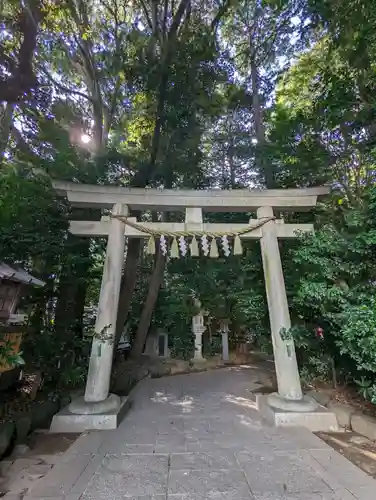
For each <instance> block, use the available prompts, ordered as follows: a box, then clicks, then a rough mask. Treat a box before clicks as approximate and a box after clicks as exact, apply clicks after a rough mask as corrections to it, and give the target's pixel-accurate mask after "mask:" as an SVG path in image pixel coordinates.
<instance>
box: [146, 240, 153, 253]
mask: <svg viewBox="0 0 376 500" xmlns="http://www.w3.org/2000/svg"><path fill="white" fill-rule="evenodd" d="M146 253H148V254H149V255H155V239H154V236H150V238H149V241H148V246H147V247H146Z"/></svg>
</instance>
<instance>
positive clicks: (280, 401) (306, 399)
mask: <svg viewBox="0 0 376 500" xmlns="http://www.w3.org/2000/svg"><path fill="white" fill-rule="evenodd" d="M267 401H268V404H269V406H272V407H273V408H276V409H277V410H285V411H297V412H305V411H314V410H316V408H318V406H319V404H318V402H317V401H316V400H315V399H313V398H311V397H310V396H303V398H302V399H298V400H296V399H286V398H284V397H282V396H280V395H279V394H278V392H272V393H271V394H269V395H268V397H267Z"/></svg>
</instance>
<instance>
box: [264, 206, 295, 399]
mask: <svg viewBox="0 0 376 500" xmlns="http://www.w3.org/2000/svg"><path fill="white" fill-rule="evenodd" d="M257 217H258V218H259V219H261V218H263V217H273V209H272V208H271V207H261V208H259V209H258V210H257ZM260 242H261V254H262V263H263V267H264V276H265V287H266V296H267V301H268V308H269V317H270V326H271V334H272V341H273V351H274V362H275V369H276V374H277V382H278V397H279V398H280V399H281V400H289V401H295V402H300V401H302V398H303V395H302V388H301V385H300V377H299V371H298V365H297V361H296V355H295V346H294V340H293V339H288V340H283V339H282V337H281V335H280V332H281V329H282V328H286V329H289V328H290V327H291V321H290V313H289V308H288V303H287V295H286V289H285V280H284V277H283V270H282V262H281V256H280V253H279V245H278V239H277V235H276V232H275V222H274V220H271V221H270V222H267V223H266V224H264V225H263V226H262V238H261V240H260ZM275 399H277V398H274V399H273V405H275V406H277V404H275V403H276V401H275Z"/></svg>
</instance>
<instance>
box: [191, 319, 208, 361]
mask: <svg viewBox="0 0 376 500" xmlns="http://www.w3.org/2000/svg"><path fill="white" fill-rule="evenodd" d="M205 330H206V327H205V325H204V316H203V315H202V314H201V313H200V314H197V315H196V316H193V318H192V331H193V334H194V336H195V354H194V357H193V361H196V362H200V361H205V358H204V357H203V355H202V334H203V333H204V331H205Z"/></svg>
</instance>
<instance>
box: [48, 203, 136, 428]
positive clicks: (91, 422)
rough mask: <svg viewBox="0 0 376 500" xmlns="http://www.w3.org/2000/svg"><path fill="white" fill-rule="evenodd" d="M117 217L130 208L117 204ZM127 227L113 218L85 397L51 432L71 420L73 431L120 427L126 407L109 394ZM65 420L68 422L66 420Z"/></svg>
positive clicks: (59, 416) (60, 417)
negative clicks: (118, 424)
mask: <svg viewBox="0 0 376 500" xmlns="http://www.w3.org/2000/svg"><path fill="white" fill-rule="evenodd" d="M112 214H113V215H123V216H126V215H128V207H127V206H126V205H122V204H115V205H114V206H113V209H112ZM124 248H125V231H124V224H123V222H121V221H120V220H119V219H117V218H115V217H114V218H112V219H111V224H110V230H109V235H108V240H107V250H106V259H105V263H104V269H103V276H102V285H101V290H100V296H99V304H98V312H97V320H96V324H95V335H94V338H93V343H92V348H91V355H90V362H89V371H88V375H87V380H86V390H85V395H84V397H81V398H78V399H76V400H74V401H72V402H71V404H70V405H69V406H68V412H69V413H70V415H69V414H68V415H62V414H61V413H64V411H63V412H60V413H59V414H57V415H56V416H55V417H54V421H53V423H52V425H51V430H52V431H55V432H62V431H63V430H68V429H65V422H68V421H69V430H70V431H72V432H75V431H76V430H77V431H82V430H85V429H112V428H116V427H117V423H118V418H117V417H118V414H119V412H120V409H121V407H122V401H121V399H120V397H119V396H117V395H115V394H109V389H110V380H111V370H112V360H113V353H114V347H115V328H116V317H117V310H118V303H119V294H120V283H121V276H122V268H123V263H124ZM63 417H65V420H64V418H63Z"/></svg>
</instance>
